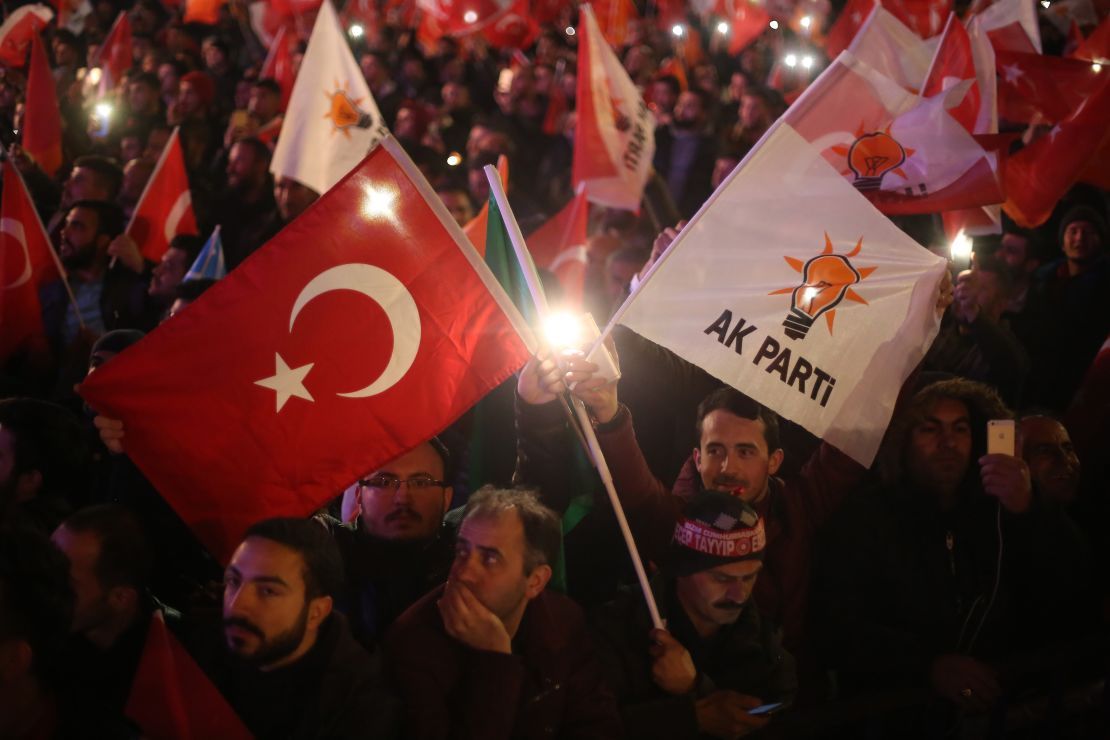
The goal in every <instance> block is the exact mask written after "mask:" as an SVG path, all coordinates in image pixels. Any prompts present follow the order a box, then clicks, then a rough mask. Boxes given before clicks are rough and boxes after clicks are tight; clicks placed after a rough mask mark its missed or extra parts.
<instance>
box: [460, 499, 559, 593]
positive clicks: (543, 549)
mask: <svg viewBox="0 0 1110 740" xmlns="http://www.w3.org/2000/svg"><path fill="white" fill-rule="evenodd" d="M507 511H515V512H516V515H517V516H518V517H520V523H521V525H522V526H523V527H524V575H529V574H530V573H531V572H532V571H534V570H535V569H536V568H537V567H538V566H540V565H551V566H554V564H555V563H556V562H557V561H558V559H559V547H560V545H561V544H562V540H563V529H562V524H561V523H560V522H559V517H558V515H556V514H555V512H554V511H552V510H551V509H549V508H547V507H546V506H544V505H543V504H542V503H540V499H539V496H538V495H537V494H536V492H535V491H527V490H521V489H511V488H495V487H493V486H483V487H482V488H479V489H478V490H477V491H475V492H474V493H473V494H471V496H470V499H469V500H468V501H467V502H466V509H465V510H464V511H463V518H462V521H463V522H465V521H466V520H467V519H469V518H471V517H474V516H477V517H489V516H496V515H498V514H501V513H503V512H507Z"/></svg>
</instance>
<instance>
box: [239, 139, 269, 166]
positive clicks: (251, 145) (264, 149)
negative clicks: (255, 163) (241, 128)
mask: <svg viewBox="0 0 1110 740" xmlns="http://www.w3.org/2000/svg"><path fill="white" fill-rule="evenodd" d="M232 146H245V147H247V148H248V149H251V150H253V151H254V156H255V158H256V159H258V160H260V161H262V162H269V161H270V156H271V154H272V152H271V151H270V147H268V146H266V144H265V143H263V141H262V139H259V138H258V137H257V136H245V137H243V138H242V139H237V140H236V141H235V143H234V144H232Z"/></svg>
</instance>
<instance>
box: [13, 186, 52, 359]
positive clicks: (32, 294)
mask: <svg viewBox="0 0 1110 740" xmlns="http://www.w3.org/2000/svg"><path fill="white" fill-rule="evenodd" d="M3 169H4V175H3V181H4V191H3V200H2V201H0V286H2V288H0V362H2V361H4V360H6V359H7V358H8V357H10V356H11V355H12V354H14V353H15V352H16V350H18V349H20V348H21V347H26V348H28V349H30V350H31V351H32V352H40V351H44V350H45V347H46V338H45V336H44V334H43V327H42V308H41V306H40V305H39V288H40V287H41V286H42V285H44V284H45V283H48V282H50V281H51V280H55V279H56V278H57V277H58V276H59V275H61V274H62V272H63V271H62V267H61V265H60V264H59V263H58V257H57V255H56V254H55V253H54V248H53V247H51V246H50V240H49V239H48V238H47V236H46V229H45V228H43V225H42V221H41V220H40V219H39V215H38V212H37V211H35V204H34V203H33V202H32V201H31V196H30V194H29V193H28V192H27V186H26V185H24V183H23V178H22V177H20V175H19V170H17V169H16V168H15V167H14V166H12V165H11V164H8V165H7V166H5V167H4V168H3Z"/></svg>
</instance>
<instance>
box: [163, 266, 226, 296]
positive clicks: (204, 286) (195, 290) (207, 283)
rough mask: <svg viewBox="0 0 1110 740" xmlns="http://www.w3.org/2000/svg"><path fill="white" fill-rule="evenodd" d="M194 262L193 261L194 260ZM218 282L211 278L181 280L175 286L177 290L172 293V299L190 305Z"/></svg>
mask: <svg viewBox="0 0 1110 740" xmlns="http://www.w3.org/2000/svg"><path fill="white" fill-rule="evenodd" d="M194 261H195V260H194ZM217 282H219V281H218V280H213V279H212V278H194V279H192V280H182V281H181V282H180V283H178V285H177V290H176V291H175V292H174V297H175V298H177V299H179V300H182V301H188V302H189V303H192V302H193V301H195V300H196V299H197V298H200V296H201V294H203V293H204V291H206V290H208V289H209V288H211V287H212V286H213V285H215V284H216V283H217Z"/></svg>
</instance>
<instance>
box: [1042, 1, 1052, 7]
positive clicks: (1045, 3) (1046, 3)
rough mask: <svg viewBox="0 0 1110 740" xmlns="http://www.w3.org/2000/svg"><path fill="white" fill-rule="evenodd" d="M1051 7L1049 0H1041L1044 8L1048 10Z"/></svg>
mask: <svg viewBox="0 0 1110 740" xmlns="http://www.w3.org/2000/svg"><path fill="white" fill-rule="evenodd" d="M1050 5H1052V3H1051V2H1050V1H1049V0H1041V7H1042V8H1047V7H1049V6H1050Z"/></svg>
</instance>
